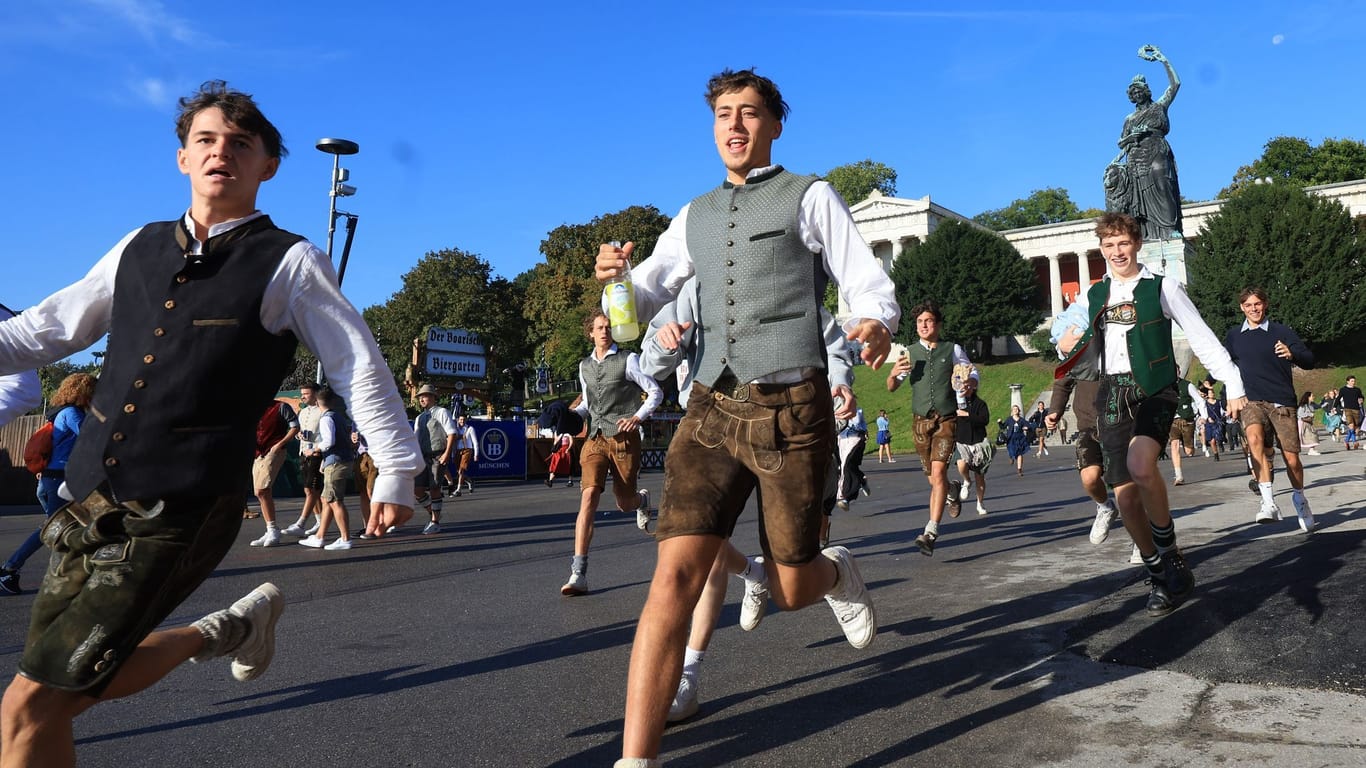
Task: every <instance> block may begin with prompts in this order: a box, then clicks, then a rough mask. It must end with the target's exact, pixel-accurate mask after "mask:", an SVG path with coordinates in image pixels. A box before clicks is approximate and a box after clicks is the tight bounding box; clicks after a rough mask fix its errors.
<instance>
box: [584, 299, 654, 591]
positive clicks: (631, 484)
mask: <svg viewBox="0 0 1366 768" xmlns="http://www.w3.org/2000/svg"><path fill="white" fill-rule="evenodd" d="M583 330H584V333H585V334H587V335H588V338H589V339H591V340H592V342H593V352H592V354H590V355H589V356H588V357H585V358H584V359H583V361H582V362H580V363H579V386H580V387H581V389H582V391H583V399H582V400H581V401H580V402H579V405H578V407H577V408H575V409H574V410H575V411H577V412H578V414H579V415H580V416H582V417H583V420H584V421H585V422H586V423H587V424H588V441H587V442H585V443H584V444H583V448H582V449H581V450H580V451H579V465H580V467H581V472H582V476H581V478H580V482H579V487H580V488H582V489H583V492H582V495H581V496H580V497H579V516H578V519H577V520H576V521H575V523H574V559H573V561H572V562H571V563H570V566H569V581H567V582H565V584H564V586H562V587H560V594H562V595H565V596H574V595H584V594H587V593H588V547H589V545H590V544H592V543H593V516H594V515H596V514H597V512H598V500H599V499H601V498H602V492H603V490H604V489H605V488H606V487H607V476H608V475H609V474H610V475H611V476H612V495H614V496H615V497H616V500H617V509H620V510H621V511H622V512H631V511H633V510H634V511H635V515H636V527H637V528H639V529H640V530H642V531H646V532H647V533H648V529H649V525H650V492H649V491H648V490H646V489H644V488H637V487H636V480H637V479H638V478H639V476H640V423H641V422H642V421H645V420H646V419H648V418H650V414H651V413H654V410H655V408H658V407H659V404H660V402H662V401H663V400H664V392H663V391H662V390H660V388H659V384H658V383H656V382H655V380H654V379H653V378H651V377H649V376H646V375H645V374H644V373H642V372H641V370H640V355H637V354H636V353H635V352H627V351H625V350H622V349H620V348H618V347H617V345H616V344H615V343H614V342H613V341H612V324H611V322H610V321H609V320H608V319H607V316H606V315H604V314H603V313H602V312H601V311H600V310H598V311H594V312H593V313H592V314H590V315H589V316H588V319H587V320H585V321H584V323H583ZM642 393H644V395H645V401H644V402H641V398H640V396H641V394H642Z"/></svg>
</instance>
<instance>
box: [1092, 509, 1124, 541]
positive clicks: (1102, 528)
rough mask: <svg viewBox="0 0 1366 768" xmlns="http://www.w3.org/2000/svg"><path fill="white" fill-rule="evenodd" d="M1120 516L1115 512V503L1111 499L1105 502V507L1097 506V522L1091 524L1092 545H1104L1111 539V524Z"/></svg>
mask: <svg viewBox="0 0 1366 768" xmlns="http://www.w3.org/2000/svg"><path fill="white" fill-rule="evenodd" d="M1118 514H1119V513H1118V512H1116V511H1115V505H1114V502H1112V501H1110V500H1109V499H1106V500H1105V504H1104V505H1097V506H1096V520H1095V522H1093V523H1091V536H1090V539H1091V543H1092V544H1096V545H1100V544H1104V543H1105V540H1106V539H1108V538H1110V524H1111V523H1113V522H1114V520H1115V517H1117V516H1118Z"/></svg>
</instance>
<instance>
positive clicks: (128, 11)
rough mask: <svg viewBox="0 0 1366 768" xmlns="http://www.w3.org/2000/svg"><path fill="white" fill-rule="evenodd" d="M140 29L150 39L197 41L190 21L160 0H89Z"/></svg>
mask: <svg viewBox="0 0 1366 768" xmlns="http://www.w3.org/2000/svg"><path fill="white" fill-rule="evenodd" d="M85 2H86V3H87V4H89V5H92V6H94V7H96V8H99V9H101V10H103V11H105V12H107V13H110V14H112V15H114V16H116V17H118V18H119V19H121V20H122V21H124V22H125V23H126V24H128V25H129V26H131V27H133V28H134V29H136V30H137V31H138V33H139V34H140V35H142V37H143V38H145V39H146V40H147V41H149V42H153V43H156V42H161V41H163V40H170V41H172V42H176V43H180V44H182V45H189V44H191V43H193V42H195V39H196V37H197V35H196V34H195V31H194V27H193V26H192V25H191V24H190V22H189V21H187V20H185V19H182V18H180V17H177V16H175V15H174V14H172V13H171V12H170V11H169V10H168V9H167V8H166V6H165V4H163V3H162V2H160V0H85Z"/></svg>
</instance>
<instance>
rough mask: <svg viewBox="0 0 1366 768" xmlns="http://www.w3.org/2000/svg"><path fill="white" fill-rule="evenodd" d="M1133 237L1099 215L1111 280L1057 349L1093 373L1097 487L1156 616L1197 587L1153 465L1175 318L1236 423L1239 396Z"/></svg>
mask: <svg viewBox="0 0 1366 768" xmlns="http://www.w3.org/2000/svg"><path fill="white" fill-rule="evenodd" d="M1140 232H1141V230H1140V228H1139V224H1138V222H1137V221H1135V220H1134V218H1133V217H1131V216H1128V215H1126V214H1122V213H1107V214H1105V215H1103V216H1101V217H1100V218H1099V219H1098V220H1097V222H1096V236H1097V237H1099V238H1100V250H1101V253H1102V254H1104V256H1105V260H1106V261H1107V262H1109V265H1110V269H1109V274H1108V275H1107V276H1106V277H1105V279H1103V280H1101V281H1100V282H1098V283H1096V284H1095V285H1093V286H1091V290H1090V291H1089V292H1088V293H1087V307H1088V308H1089V311H1090V315H1091V318H1092V319H1091V325H1090V327H1088V328H1087V329H1086V331H1085V333H1084V334H1083V335H1082V336H1081V338H1080V339H1077V338H1076V337H1074V336H1070V335H1069V336H1066V337H1064V339H1063V340H1062V343H1061V344H1060V345H1059V347H1058V348H1059V350H1060V351H1062V352H1063V354H1065V355H1074V357H1073V358H1072V360H1073V362H1071V364H1072V365H1075V364H1077V363H1076V362H1074V361H1076V360H1080V359H1082V358H1083V357H1085V358H1087V359H1089V360H1090V363H1091V364H1092V365H1095V366H1096V370H1097V371H1098V372H1099V374H1100V391H1099V394H1098V395H1097V400H1096V403H1097V409H1096V410H1097V419H1098V429H1099V434H1100V444H1101V448H1102V451H1103V452H1104V458H1105V481H1106V483H1107V484H1108V485H1109V486H1110V487H1111V488H1113V489H1114V493H1115V501H1116V502H1117V503H1118V505H1119V512H1120V515H1121V516H1122V517H1123V519H1124V527H1125V529H1126V530H1128V532H1129V535H1130V536H1131V537H1132V538H1133V541H1134V543H1135V544H1137V545H1138V550H1139V555H1140V556H1141V557H1142V559H1143V564H1144V566H1145V567H1146V568H1147V570H1148V574H1149V580H1148V581H1149V585H1150V587H1151V591H1150V593H1149V595H1148V613H1149V615H1152V616H1161V615H1164V614H1167V613H1170V612H1171V611H1172V610H1173V609H1175V608H1176V606H1177V605H1179V604H1180V603H1181V602H1182V601H1183V600H1185V598H1186V597H1187V596H1188V595H1189V594H1190V593H1191V590H1193V589H1194V588H1195V576H1194V575H1193V574H1192V573H1191V571H1190V568H1189V567H1188V566H1187V565H1186V560H1185V558H1184V557H1182V556H1181V551H1180V550H1179V549H1177V546H1176V526H1175V524H1174V523H1173V522H1172V516H1171V510H1170V508H1169V506H1168V502H1167V485H1166V483H1165V482H1164V481H1163V480H1162V474H1161V472H1159V471H1158V468H1157V457H1158V454H1160V453H1161V452H1162V444H1163V443H1164V442H1165V441H1166V439H1167V435H1168V434H1169V433H1170V431H1171V424H1172V415H1173V414H1174V413H1175V412H1176V405H1177V391H1176V385H1177V382H1178V381H1179V380H1180V379H1179V377H1178V375H1177V370H1176V358H1175V356H1174V355H1173V353H1172V336H1171V326H1172V322H1173V321H1174V322H1176V324H1177V325H1179V326H1181V329H1182V330H1184V331H1185V332H1186V337H1187V338H1188V339H1189V340H1190V345H1191V349H1192V351H1194V352H1195V355H1196V357H1198V358H1199V359H1200V362H1202V363H1204V365H1205V368H1206V369H1208V370H1209V371H1210V372H1211V373H1212V374H1213V375H1215V376H1217V377H1219V378H1220V379H1222V380H1223V381H1224V383H1225V386H1226V387H1227V393H1228V410H1229V413H1230V414H1232V415H1234V416H1236V415H1237V414H1238V413H1239V412H1240V411H1241V410H1242V408H1243V406H1244V405H1245V404H1246V403H1247V398H1246V397H1243V380H1242V377H1241V376H1239V374H1238V368H1237V366H1235V365H1234V364H1233V361H1232V360H1231V359H1229V355H1228V351H1227V350H1225V349H1224V348H1223V346H1222V345H1220V344H1219V340H1218V338H1216V337H1215V335H1214V334H1213V333H1212V332H1211V331H1210V329H1209V327H1208V326H1206V325H1205V321H1204V320H1201V319H1200V313H1199V312H1198V311H1197V310H1196V309H1195V305H1194V304H1192V303H1191V301H1190V299H1189V298H1188V297H1187V296H1186V290H1185V288H1183V287H1182V286H1181V284H1180V283H1178V282H1177V281H1175V280H1166V279H1164V278H1163V277H1162V276H1160V275H1154V274H1152V273H1151V272H1149V271H1148V268H1147V267H1144V266H1143V265H1141V264H1139V262H1138V252H1139V250H1140V249H1141V248H1142V247H1143V239H1142V235H1141V234H1140ZM1077 345H1080V346H1081V350H1077V349H1076V346H1077ZM1068 365H1069V362H1064V363H1063V366H1068Z"/></svg>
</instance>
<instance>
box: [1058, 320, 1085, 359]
mask: <svg viewBox="0 0 1366 768" xmlns="http://www.w3.org/2000/svg"><path fill="white" fill-rule="evenodd" d="M1083 333H1085V331H1083V330H1082V329H1080V328H1078V327H1077V326H1075V325H1074V326H1071V327H1070V328H1068V329H1067V330H1066V331H1063V334H1062V338H1060V339H1058V351H1059V352H1061V353H1063V354H1064V355H1070V354H1072V350H1073V349H1074V348H1076V346H1077V342H1079V341H1081V337H1082V334H1083Z"/></svg>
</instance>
